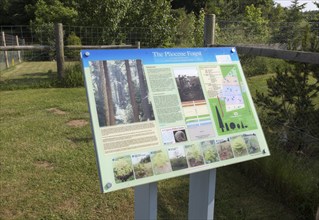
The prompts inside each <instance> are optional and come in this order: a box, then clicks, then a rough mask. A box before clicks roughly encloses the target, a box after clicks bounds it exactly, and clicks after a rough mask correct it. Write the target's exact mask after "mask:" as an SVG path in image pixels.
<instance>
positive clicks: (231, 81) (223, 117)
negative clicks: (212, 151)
mask: <svg viewBox="0 0 319 220" xmlns="http://www.w3.org/2000/svg"><path fill="white" fill-rule="evenodd" d="M201 74H202V77H203V80H204V85H205V89H206V92H207V94H208V100H209V106H210V110H211V112H212V114H213V118H214V121H215V125H216V129H217V132H218V134H219V135H224V134H234V133H237V132H241V131H249V130H254V129H256V128H257V124H256V121H255V119H254V115H253V113H252V110H251V108H250V105H249V101H248V95H247V91H246V90H245V89H244V86H243V81H242V78H241V76H240V73H239V68H238V66H237V65H220V66H203V67H201Z"/></svg>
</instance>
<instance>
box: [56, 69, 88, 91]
mask: <svg viewBox="0 0 319 220" xmlns="http://www.w3.org/2000/svg"><path fill="white" fill-rule="evenodd" d="M59 84H60V85H61V86H62V87H67V88H72V87H82V86H84V79H83V74H82V67H81V64H80V63H76V64H71V65H70V66H68V67H66V68H65V72H64V78H63V79H62V81H61V82H60V83H59Z"/></svg>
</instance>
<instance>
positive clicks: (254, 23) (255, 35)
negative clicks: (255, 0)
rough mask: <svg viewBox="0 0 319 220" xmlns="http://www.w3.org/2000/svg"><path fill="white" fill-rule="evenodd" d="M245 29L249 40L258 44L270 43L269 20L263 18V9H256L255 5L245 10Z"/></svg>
mask: <svg viewBox="0 0 319 220" xmlns="http://www.w3.org/2000/svg"><path fill="white" fill-rule="evenodd" d="M244 29H245V34H246V38H247V39H252V40H253V41H256V42H258V43H266V42H268V39H269V30H268V20H266V19H265V18H263V16H262V12H261V9H260V8H256V7H255V6H254V5H253V4H252V5H250V6H246V8H245V17H244ZM247 34H248V35H247Z"/></svg>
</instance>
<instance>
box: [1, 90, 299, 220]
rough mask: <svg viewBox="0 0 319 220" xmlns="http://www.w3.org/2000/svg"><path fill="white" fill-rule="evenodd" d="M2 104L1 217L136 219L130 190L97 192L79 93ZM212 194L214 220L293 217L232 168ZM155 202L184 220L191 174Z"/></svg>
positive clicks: (18, 97) (164, 188)
mask: <svg viewBox="0 0 319 220" xmlns="http://www.w3.org/2000/svg"><path fill="white" fill-rule="evenodd" d="M0 103H1V107H0V126H1V129H0V137H1V138H0V157H1V158H0V170H1V179H0V187H1V191H0V203H1V206H0V219H60V218H61V219H133V217H134V190H133V189H125V190H121V191H117V192H113V193H108V194H101V193H100V191H99V180H98V175H97V169H96V163H95V153H94V147H93V141H92V135H91V131H90V125H89V124H85V123H83V122H84V121H85V122H89V113H88V110H87V104H86V97H85V90H84V88H75V89H57V88H49V89H27V90H16V91H0ZM73 120H79V121H78V122H82V123H78V124H76V123H73V124H72V123H70V121H73ZM70 125H73V126H70ZM83 125H84V126H83ZM76 126H78V127H76ZM216 193H217V194H216V209H215V216H216V219H272V218H275V219H276V218H277V217H278V218H279V217H285V218H284V219H293V216H294V213H293V212H292V211H291V210H290V209H288V208H287V207H285V206H284V205H282V204H280V203H279V202H278V201H277V200H276V197H274V196H273V195H271V194H269V193H268V192H265V191H264V190H262V188H260V187H259V186H258V185H253V184H252V183H251V182H250V180H249V179H247V178H245V177H244V176H243V175H241V174H240V173H239V172H238V170H236V169H235V165H234V166H231V167H225V168H220V169H218V171H217V192H216ZM158 197H159V198H158V202H159V205H158V210H159V211H158V216H159V219H185V218H186V217H187V201H188V177H187V176H186V177H181V178H174V179H170V180H165V181H162V182H160V183H159V194H158Z"/></svg>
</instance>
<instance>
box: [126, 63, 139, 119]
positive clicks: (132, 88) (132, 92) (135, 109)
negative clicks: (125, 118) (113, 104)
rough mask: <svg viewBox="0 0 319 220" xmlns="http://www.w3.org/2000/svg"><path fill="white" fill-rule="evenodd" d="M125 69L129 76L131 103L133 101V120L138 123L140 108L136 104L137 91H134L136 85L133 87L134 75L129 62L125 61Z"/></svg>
mask: <svg viewBox="0 0 319 220" xmlns="http://www.w3.org/2000/svg"><path fill="white" fill-rule="evenodd" d="M124 62H125V69H126V76H127V84H128V90H129V93H130V101H131V105H132V109H133V120H134V122H138V121H139V117H138V113H139V112H138V106H137V104H136V100H135V89H134V85H133V81H132V73H131V69H130V64H129V61H128V60H125V61H124Z"/></svg>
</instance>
